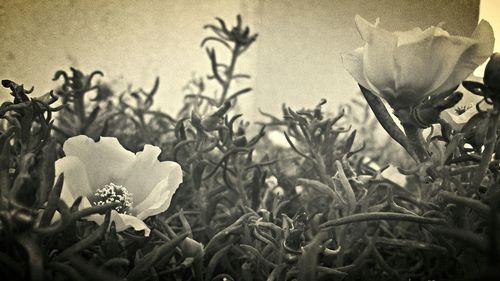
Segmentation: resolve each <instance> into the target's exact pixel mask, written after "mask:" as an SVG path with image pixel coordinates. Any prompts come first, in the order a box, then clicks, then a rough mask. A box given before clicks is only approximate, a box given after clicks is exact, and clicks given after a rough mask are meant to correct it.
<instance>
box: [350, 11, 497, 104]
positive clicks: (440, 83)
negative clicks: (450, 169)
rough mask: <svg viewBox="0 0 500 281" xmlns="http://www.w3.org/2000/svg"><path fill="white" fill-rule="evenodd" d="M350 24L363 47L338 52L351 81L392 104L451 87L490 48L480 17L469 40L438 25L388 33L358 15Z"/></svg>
mask: <svg viewBox="0 0 500 281" xmlns="http://www.w3.org/2000/svg"><path fill="white" fill-rule="evenodd" d="M355 21H356V26H357V28H358V31H359V33H360V35H361V38H362V39H363V40H364V41H365V45H364V46H363V47H361V48H358V49H356V50H355V51H353V52H350V53H347V54H343V56H342V60H343V64H344V67H345V68H346V69H347V71H349V73H350V74H351V75H352V76H353V77H354V79H355V80H356V81H357V82H358V83H359V84H360V85H361V86H363V87H364V88H367V89H368V90H370V91H371V92H372V93H374V94H377V95H379V96H381V97H382V98H384V99H386V100H387V101H388V102H389V103H390V104H391V105H392V106H393V107H405V106H409V105H414V104H416V103H418V102H420V101H421V100H422V99H423V98H425V97H429V96H432V95H436V94H440V93H445V92H448V91H450V90H453V89H455V88H456V87H457V86H458V85H459V84H460V83H461V82H462V81H463V80H464V79H465V78H466V77H467V76H469V74H471V73H472V71H473V70H474V69H475V68H476V67H477V66H479V65H480V64H481V63H483V62H484V61H485V60H486V59H487V58H488V57H489V56H490V55H491V53H492V52H493V45H494V41H495V39H494V35H493V29H492V28H491V26H490V24H489V23H488V22H487V21H484V20H483V21H481V22H480V23H479V25H478V26H477V27H476V29H475V30H474V32H473V33H472V35H471V37H470V38H467V37H462V36H452V35H450V34H449V33H448V32H447V31H445V30H443V29H442V28H441V27H439V26H432V27H429V28H427V29H425V30H422V29H420V28H415V29H412V30H409V31H404V32H389V31H387V30H384V29H382V28H380V27H378V20H377V22H376V23H375V24H371V23H369V22H368V21H366V20H365V19H363V18H361V17H360V16H356V17H355Z"/></svg>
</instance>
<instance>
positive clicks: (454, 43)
mask: <svg viewBox="0 0 500 281" xmlns="http://www.w3.org/2000/svg"><path fill="white" fill-rule="evenodd" d="M428 30H431V32H426V34H427V35H426V36H425V37H421V40H419V41H415V42H413V43H411V44H405V45H401V46H398V47H397V48H396V49H395V50H394V60H395V61H396V65H397V69H398V71H397V77H396V91H397V92H398V94H399V95H400V97H401V98H402V99H407V100H409V101H413V102H418V101H419V100H420V99H422V98H423V97H425V96H428V95H429V94H430V93H431V92H432V93H433V90H435V89H436V88H437V87H439V86H440V85H442V84H443V83H444V82H445V81H446V80H447V79H448V77H449V76H450V75H451V74H452V73H453V71H454V69H455V67H456V65H457V63H458V62H459V60H460V58H461V57H462V54H463V53H464V52H466V51H467V49H469V48H470V47H471V46H472V45H473V44H474V40H472V39H469V38H465V37H459V36H449V35H448V33H447V32H445V31H443V30H442V29H441V28H439V27H433V28H431V29H428ZM457 85H458V84H457ZM455 86H456V85H455ZM448 90H450V89H448ZM400 102H401V100H400Z"/></svg>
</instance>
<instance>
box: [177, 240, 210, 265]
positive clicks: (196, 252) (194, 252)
mask: <svg viewBox="0 0 500 281" xmlns="http://www.w3.org/2000/svg"><path fill="white" fill-rule="evenodd" d="M181 251H182V254H183V255H184V257H192V258H194V259H195V260H199V259H202V258H203V256H204V255H205V250H204V249H203V244H201V243H200V242H198V241H196V240H194V239H191V238H189V237H186V239H184V241H183V242H182V244H181Z"/></svg>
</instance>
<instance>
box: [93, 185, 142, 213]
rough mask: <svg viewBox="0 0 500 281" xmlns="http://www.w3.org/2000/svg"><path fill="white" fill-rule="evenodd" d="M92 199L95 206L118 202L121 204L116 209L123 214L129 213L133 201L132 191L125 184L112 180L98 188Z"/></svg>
mask: <svg viewBox="0 0 500 281" xmlns="http://www.w3.org/2000/svg"><path fill="white" fill-rule="evenodd" d="M92 201H93V205H94V206H99V205H104V204H109V203H115V202H118V203H119V205H118V206H116V207H115V208H114V209H115V210H116V211H117V212H118V213H121V214H127V211H128V210H129V209H130V208H132V203H133V202H132V193H130V192H129V191H128V190H127V189H126V188H125V187H124V186H122V185H117V184H114V183H112V182H111V183H109V184H106V185H105V186H104V187H102V188H99V189H98V190H96V192H95V193H94V196H93V200H92Z"/></svg>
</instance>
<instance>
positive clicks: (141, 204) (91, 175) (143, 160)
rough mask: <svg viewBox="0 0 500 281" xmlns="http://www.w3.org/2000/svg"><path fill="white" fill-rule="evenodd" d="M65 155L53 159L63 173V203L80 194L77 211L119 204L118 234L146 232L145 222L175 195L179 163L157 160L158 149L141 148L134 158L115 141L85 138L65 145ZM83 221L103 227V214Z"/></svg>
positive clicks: (114, 215) (179, 177)
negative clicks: (81, 197)
mask: <svg viewBox="0 0 500 281" xmlns="http://www.w3.org/2000/svg"><path fill="white" fill-rule="evenodd" d="M63 150H64V153H65V154H66V156H65V157H63V158H61V159H59V160H57V161H56V164H55V166H56V176H58V175H59V174H61V173H64V185H63V189H62V192H61V199H62V200H64V202H65V203H66V204H68V205H71V204H73V202H74V201H75V199H76V198H77V197H78V196H83V200H82V203H81V204H80V208H87V207H90V206H93V205H99V204H104V203H109V202H120V203H121V204H120V206H118V207H117V208H115V210H113V211H112V212H111V220H112V221H114V222H115V224H116V230H117V231H122V230H125V229H127V228H129V227H132V228H133V229H134V230H136V231H140V230H144V231H145V235H146V236H148V235H149V232H150V230H149V228H148V227H147V226H146V224H145V223H144V222H143V220H144V219H146V218H148V217H150V216H153V215H156V214H159V213H161V212H163V211H165V210H167V209H168V207H169V205H170V201H171V199H172V196H173V195H174V193H175V191H176V190H177V188H178V187H179V185H180V184H181V183H182V170H181V167H180V166H179V164H177V163H175V162H170V161H164V162H160V161H158V159H157V157H158V155H160V153H161V150H160V148H158V147H156V146H152V145H145V146H144V150H143V151H141V152H138V153H137V154H134V153H132V152H130V151H128V150H126V149H125V148H123V147H122V146H121V145H120V143H119V142H118V140H117V139H116V138H110V137H101V138H100V140H99V141H98V142H94V141H93V140H92V139H91V138H88V137H87V136H83V135H81V136H76V137H72V138H69V139H68V140H66V142H65V143H64V145H63ZM86 219H87V220H91V221H95V222H96V223H98V224H101V223H102V222H103V221H104V217H103V216H102V215H91V216H89V217H86Z"/></svg>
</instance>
